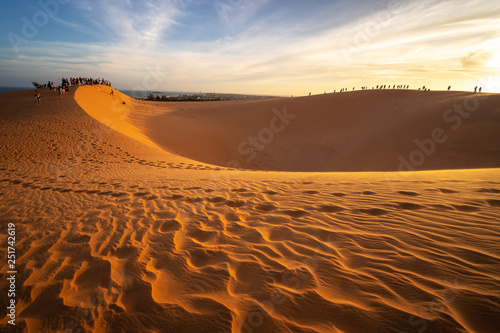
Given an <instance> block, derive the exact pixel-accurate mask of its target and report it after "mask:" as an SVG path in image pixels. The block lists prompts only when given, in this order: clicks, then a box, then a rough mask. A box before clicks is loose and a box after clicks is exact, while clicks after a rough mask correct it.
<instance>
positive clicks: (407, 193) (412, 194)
mask: <svg viewBox="0 0 500 333" xmlns="http://www.w3.org/2000/svg"><path fill="white" fill-rule="evenodd" d="M398 193H399V194H401V195H408V196H410V197H416V196H418V195H420V194H418V193H417V192H411V191H398Z"/></svg>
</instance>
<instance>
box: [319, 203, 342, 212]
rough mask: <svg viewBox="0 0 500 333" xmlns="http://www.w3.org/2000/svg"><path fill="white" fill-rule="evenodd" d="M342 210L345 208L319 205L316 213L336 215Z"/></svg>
mask: <svg viewBox="0 0 500 333" xmlns="http://www.w3.org/2000/svg"><path fill="white" fill-rule="evenodd" d="M343 210H345V208H343V207H339V206H335V205H321V206H319V207H318V212H321V213H338V212H341V211H343Z"/></svg>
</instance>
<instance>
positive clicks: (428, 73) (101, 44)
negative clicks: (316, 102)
mask: <svg viewBox="0 0 500 333" xmlns="http://www.w3.org/2000/svg"><path fill="white" fill-rule="evenodd" d="M1 15H2V20H0V86H29V85H30V81H32V80H34V81H39V82H46V81H47V80H53V81H56V80H57V79H58V78H61V77H69V76H73V75H77V76H79V75H81V76H92V77H105V78H107V79H109V80H111V81H112V83H113V85H114V86H115V87H117V88H119V89H136V90H159V91H162V90H169V91H218V92H236V93H256V94H277V95H291V94H294V95H304V94H307V93H309V92H312V93H322V92H324V91H328V92H329V91H333V90H335V89H336V90H339V89H341V88H349V89H352V87H360V86H368V87H372V86H376V85H377V84H387V85H388V84H410V85H411V86H412V87H417V86H422V85H426V86H428V87H430V88H431V89H434V90H440V89H445V88H446V87H447V86H448V85H450V84H451V85H452V86H453V88H455V89H463V90H470V89H472V88H473V87H474V86H475V85H481V86H483V87H484V88H483V89H484V90H486V91H496V92H500V46H499V45H500V3H499V2H498V0H469V1H464V0H450V1H435V0H419V1H413V0H399V1H398V0H379V1H376V0H375V1H368V0H357V1H352V0H351V1H344V0H330V1H326V0H309V1H306V0H301V1H299V0H287V1H284V0H215V1H208V0H145V1H132V0H128V1H127V0H120V1H118V0H105V1H104V0H100V1H95V0H79V1H76V0H40V1H35V0H33V1H28V0H17V1H10V2H4V3H3V4H2V14H1Z"/></svg>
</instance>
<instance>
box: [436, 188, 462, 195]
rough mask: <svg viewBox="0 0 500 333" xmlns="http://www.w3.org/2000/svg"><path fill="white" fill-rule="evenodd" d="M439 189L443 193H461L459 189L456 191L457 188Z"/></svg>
mask: <svg viewBox="0 0 500 333" xmlns="http://www.w3.org/2000/svg"><path fill="white" fill-rule="evenodd" d="M438 190H439V191H440V192H441V193H444V194H454V193H459V192H458V191H455V190H449V189H447V188H438Z"/></svg>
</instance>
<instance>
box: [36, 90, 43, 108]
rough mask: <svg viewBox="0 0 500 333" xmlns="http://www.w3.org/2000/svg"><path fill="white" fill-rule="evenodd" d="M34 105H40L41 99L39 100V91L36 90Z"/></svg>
mask: <svg viewBox="0 0 500 333" xmlns="http://www.w3.org/2000/svg"><path fill="white" fill-rule="evenodd" d="M35 105H36V106H40V105H42V101H41V100H40V93H39V92H38V90H35Z"/></svg>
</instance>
